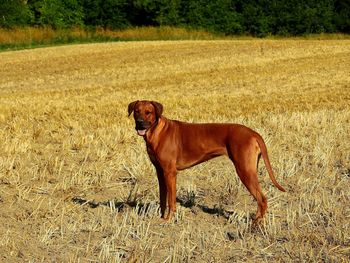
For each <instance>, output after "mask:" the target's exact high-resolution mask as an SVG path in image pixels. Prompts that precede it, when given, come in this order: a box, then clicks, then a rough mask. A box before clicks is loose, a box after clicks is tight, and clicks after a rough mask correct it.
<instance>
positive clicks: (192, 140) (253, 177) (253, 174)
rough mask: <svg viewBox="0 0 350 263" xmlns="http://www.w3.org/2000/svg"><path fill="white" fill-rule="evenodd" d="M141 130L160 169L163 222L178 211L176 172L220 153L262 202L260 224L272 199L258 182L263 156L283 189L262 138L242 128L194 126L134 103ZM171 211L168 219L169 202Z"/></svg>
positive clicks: (157, 108)
mask: <svg viewBox="0 0 350 263" xmlns="http://www.w3.org/2000/svg"><path fill="white" fill-rule="evenodd" d="M132 112H134V119H135V123H136V131H137V133H138V135H140V136H143V138H144V140H145V141H146V146H147V153H148V155H149V157H150V159H151V162H152V163H153V165H154V166H155V168H156V171H157V176H158V182H159V194H160V209H161V216H162V218H164V219H166V220H168V219H169V218H171V217H172V214H173V213H174V212H175V209H176V173H177V171H178V170H183V169H186V168H189V167H192V166H194V165H196V164H199V163H201V162H205V161H207V160H209V159H211V158H214V157H216V156H219V155H227V156H228V157H229V158H230V159H231V160H232V162H233V163H234V165H235V168H236V171H237V174H238V176H239V178H240V179H241V181H242V182H243V184H244V185H245V186H246V187H247V189H248V190H249V192H250V193H251V194H252V195H253V196H254V198H255V199H256V201H257V203H258V210H257V213H256V217H255V221H256V222H257V221H258V220H260V219H262V218H263V216H264V214H265V212H266V209H267V199H266V197H265V196H264V195H263V193H262V191H261V187H260V185H259V182H258V175H257V166H258V162H259V159H260V156H261V155H262V157H263V159H264V162H265V166H266V168H267V171H268V173H269V175H270V178H271V181H272V182H273V184H274V185H275V186H276V187H277V188H278V189H279V190H281V191H283V192H285V190H284V189H283V187H282V186H280V185H279V184H278V183H277V181H276V179H275V177H274V175H273V172H272V168H271V165H270V162H269V158H268V156H267V149H266V145H265V143H264V141H263V139H262V137H261V136H260V135H259V134H258V133H256V132H254V131H253V130H251V129H249V128H248V127H245V126H243V125H239V124H214V123H213V124H192V123H185V122H180V121H176V120H169V119H167V118H165V117H164V116H162V112H163V106H162V105H161V104H160V103H158V102H154V101H134V102H132V103H130V104H129V106H128V113H129V116H130V114H131V113H132ZM167 200H168V206H169V211H168V214H167V215H166V216H165V210H166V201H167Z"/></svg>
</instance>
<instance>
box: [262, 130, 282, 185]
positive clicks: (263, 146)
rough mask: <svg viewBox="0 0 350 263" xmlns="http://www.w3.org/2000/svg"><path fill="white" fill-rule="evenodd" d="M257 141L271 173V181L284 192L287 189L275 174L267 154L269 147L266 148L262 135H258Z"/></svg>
mask: <svg viewBox="0 0 350 263" xmlns="http://www.w3.org/2000/svg"><path fill="white" fill-rule="evenodd" d="M257 141H258V144H259V147H260V151H261V155H262V157H263V159H264V163H265V166H266V169H267V171H268V173H269V176H270V179H271V181H272V182H273V184H274V185H275V186H276V187H277V188H278V189H279V190H281V191H282V192H285V191H286V190H285V189H284V188H283V187H282V186H281V185H280V184H279V183H278V182H277V180H276V178H275V176H274V174H273V171H272V167H271V164H270V160H269V156H268V155H267V148H266V145H265V142H264V140H263V138H262V137H261V136H260V135H258V136H257Z"/></svg>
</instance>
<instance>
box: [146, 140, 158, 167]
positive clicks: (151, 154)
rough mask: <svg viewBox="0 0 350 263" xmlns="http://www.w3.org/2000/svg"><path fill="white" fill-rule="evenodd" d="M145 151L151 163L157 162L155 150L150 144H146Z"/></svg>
mask: <svg viewBox="0 0 350 263" xmlns="http://www.w3.org/2000/svg"><path fill="white" fill-rule="evenodd" d="M147 153H148V156H149V158H150V159H151V161H152V163H157V158H156V152H155V151H154V149H153V147H152V145H149V144H147Z"/></svg>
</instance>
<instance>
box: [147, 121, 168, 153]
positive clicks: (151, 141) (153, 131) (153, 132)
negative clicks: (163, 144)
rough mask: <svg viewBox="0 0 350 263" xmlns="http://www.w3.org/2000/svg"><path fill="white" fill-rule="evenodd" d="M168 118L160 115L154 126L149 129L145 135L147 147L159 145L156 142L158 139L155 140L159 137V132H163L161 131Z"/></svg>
mask: <svg viewBox="0 0 350 263" xmlns="http://www.w3.org/2000/svg"><path fill="white" fill-rule="evenodd" d="M166 120H167V119H166V118H165V117H163V116H161V117H159V118H158V120H157V121H156V122H154V123H153V124H152V126H151V127H150V128H149V129H148V130H147V132H146V135H145V136H143V138H144V140H145V142H146V145H147V147H152V148H156V147H157V145H156V144H157V143H156V142H157V141H158V140H155V139H156V138H158V137H159V134H160V133H161V131H162V130H163V128H164V126H165V124H166Z"/></svg>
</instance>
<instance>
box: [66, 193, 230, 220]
mask: <svg viewBox="0 0 350 263" xmlns="http://www.w3.org/2000/svg"><path fill="white" fill-rule="evenodd" d="M176 201H177V202H178V203H179V204H180V205H181V206H182V207H186V208H190V209H191V210H193V211H197V210H201V211H202V212H204V213H206V214H210V215H216V216H221V217H224V218H225V219H230V217H231V216H232V215H233V214H234V212H231V211H226V210H225V209H224V208H222V207H221V206H216V205H215V206H214V207H209V206H207V205H204V204H196V203H195V202H194V199H192V198H191V199H189V198H187V197H183V196H180V197H177V198H176ZM72 202H73V203H74V204H78V205H83V206H88V207H90V208H97V207H101V206H106V207H110V208H112V209H113V210H115V211H117V212H118V213H122V212H123V211H124V210H125V209H127V208H133V209H136V210H137V211H136V212H137V214H138V215H141V214H147V213H148V212H149V211H150V210H159V204H158V203H156V202H148V203H142V202H140V201H136V200H129V199H127V200H126V201H117V200H114V199H112V200H107V201H102V202H98V201H95V200H87V199H85V198H82V197H78V196H77V197H73V198H72Z"/></svg>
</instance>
